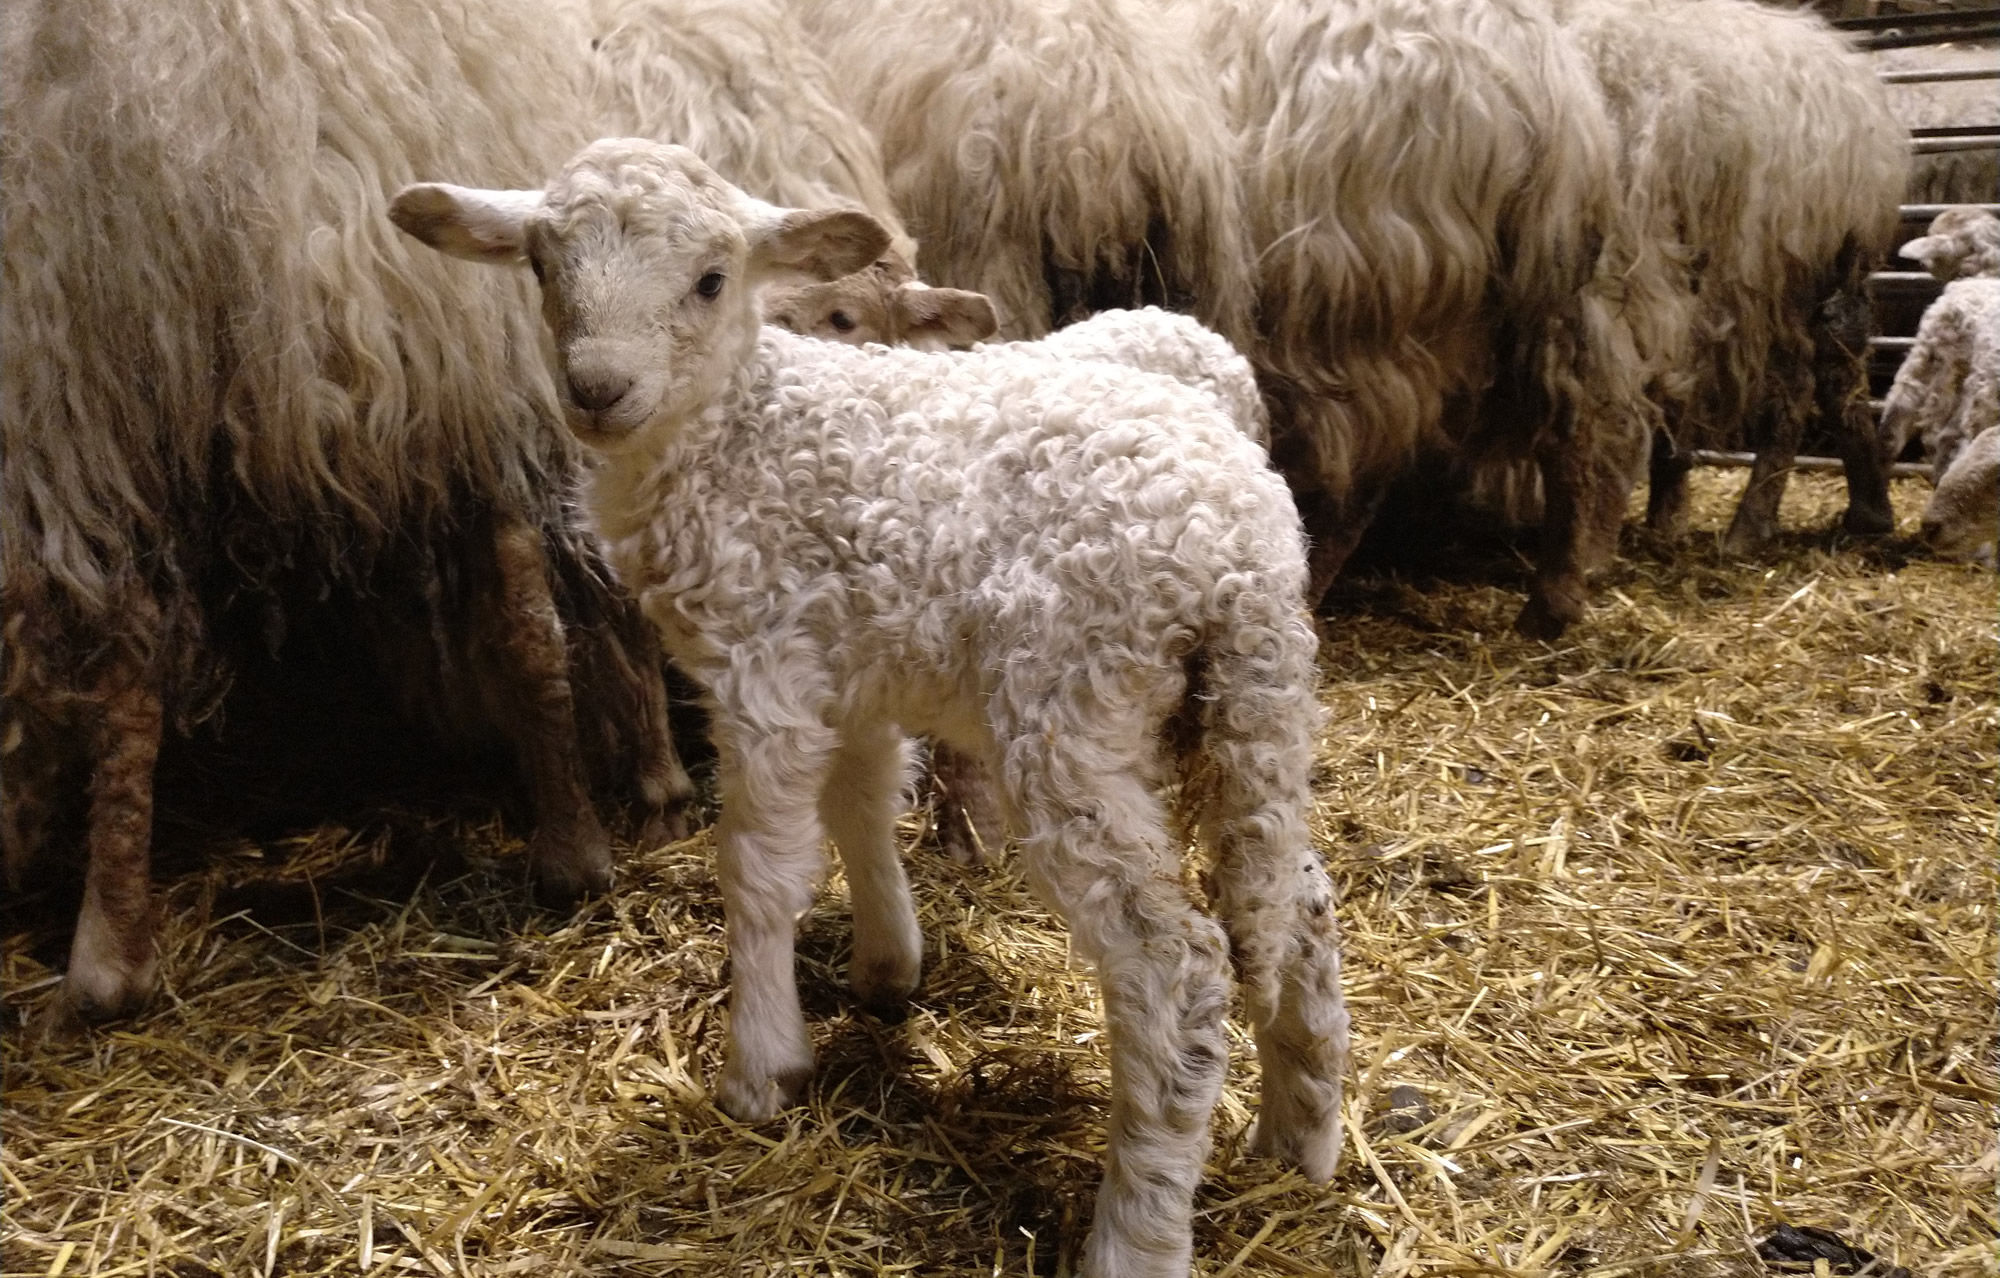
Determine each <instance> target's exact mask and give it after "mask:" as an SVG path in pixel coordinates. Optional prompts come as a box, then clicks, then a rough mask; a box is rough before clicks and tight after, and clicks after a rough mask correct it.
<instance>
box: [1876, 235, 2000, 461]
mask: <svg viewBox="0 0 2000 1278" xmlns="http://www.w3.org/2000/svg"><path fill="white" fill-rule="evenodd" d="M1901 252H1902V254H1903V256H1904V257H1907V258H1910V259H1911V260H1913V261H1919V262H1922V263H1924V265H1925V266H1926V267H1927V268H1928V269H1929V270H1930V271H1931V273H1932V274H1934V275H1936V276H1938V277H1939V278H1940V279H1946V280H1950V281H1951V282H1950V283H1948V284H1946V285H1945V286H1944V292H1942V293H1940V294H1938V297H1937V300H1936V301H1934V302H1932V303H1931V304H1930V306H1929V307H1927V308H1926V309H1925V311H1924V318H1923V320H1922V322H1921V323H1919V324H1918V325H1917V340H1916V344H1915V345H1913V346H1912V347H1911V348H1910V353H1909V354H1908V355H1907V356H1905V357H1904V358H1903V365H1902V367H1901V368H1899V369H1897V370H1896V381H1895V384H1894V385H1892V386H1890V388H1889V394H1888V397H1887V398H1886V399H1885V400H1884V401H1883V405H1882V446H1883V449H1884V450H1885V452H1886V453H1887V454H1888V455H1889V456H1891V457H1894V456H1895V455H1896V454H1898V453H1900V452H1902V451H1903V446H1904V445H1905V444H1907V443H1908V442H1909V440H1910V437H1911V436H1912V435H1917V436H1920V437H1921V438H1922V439H1923V441H1924V452H1925V453H1926V454H1927V455H1928V456H1929V458H1930V463H1931V477H1932V479H1933V481H1935V482H1939V483H1942V482H1943V479H1944V476H1945V473H1946V472H1947V471H1949V470H1950V469H1951V466H1952V463H1953V461H1954V460H1955V459H1956V458H1957V457H1958V454H1959V452H1960V450H1962V449H1963V448H1965V446H1966V445H1967V444H1969V443H1970V442H1971V441H1972V439H1973V437H1974V436H1976V435H1978V434H1979V433H1980V432H1981V431H1984V430H1986V429H1988V428H1990V427H1993V426H2000V218H1995V217H1994V216H1993V215H1992V214H1991V213H1982V212H1979V211H1977V210H1973V209H1947V210H1945V211H1944V212H1943V213H1940V214H1938V216H1937V217H1936V218H1935V219H1934V220H1933V221H1932V222H1931V227H1930V234H1928V235H1925V236H1923V237H1921V238H1919V239H1915V240H1911V241H1910V242H1909V243H1907V244H1905V245H1904V246H1903V247H1902V249H1901ZM1954 275H1956V276H1958V278H1956V279H1954V278H1952V277H1953V276H1954Z"/></svg>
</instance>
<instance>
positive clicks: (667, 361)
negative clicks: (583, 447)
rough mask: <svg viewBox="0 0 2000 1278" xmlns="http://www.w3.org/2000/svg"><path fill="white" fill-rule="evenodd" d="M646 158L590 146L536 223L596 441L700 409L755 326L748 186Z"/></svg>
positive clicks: (547, 301) (535, 246)
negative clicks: (738, 205) (738, 203)
mask: <svg viewBox="0 0 2000 1278" xmlns="http://www.w3.org/2000/svg"><path fill="white" fill-rule="evenodd" d="M602 145H603V144H599V146H600V147H601V146H602ZM595 149H597V148H593V150H595ZM639 159H640V162H634V161H633V158H632V157H630V156H628V155H619V156H616V157H613V158H612V159H611V160H610V162H607V160H606V159H605V158H604V157H601V156H595V155H593V153H592V150H586V151H585V152H584V154H583V155H582V156H579V157H578V159H577V160H576V161H575V162H573V163H572V164H571V165H570V167H569V168H568V169H567V170H565V171H564V173H563V175H562V176H561V177H559V178H558V179H557V180H556V181H555V182H554V183H552V184H550V186H549V189H548V192H547V196H546V199H545V201H544V203H543V205H542V207H541V208H540V209H539V210H537V211H536V213H535V214H534V215H532V216H531V217H530V218H529V219H528V221H527V227H526V237H525V245H524V247H525V250H526V256H527V259H528V262H529V264H530V265H531V266H532V267H533V269H534V271H535V274H536V277H537V278H538V279H539V280H540V281H541V285H542V315H543V318H544V319H545V320H547V322H548V325H549V330H550V332H551V334H553V336H554V339H555V344H554V345H555V359H556V367H555V370H554V371H555V375H556V386H557V388H558V390H559V391H560V392H561V395H562V400H563V408H564V411H565V413H566V414H567V416H568V420H569V425H570V428H571V429H572V430H573V431H575V432H576V435H577V437H578V438H579V439H581V440H583V441H584V442H585V443H588V444H593V445H596V446H599V447H606V446H611V445H615V444H616V443H617V442H618V441H620V440H622V439H625V438H628V437H630V436H631V435H633V434H634V433H635V432H638V431H641V430H643V429H645V428H646V427H648V426H650V425H652V424H654V423H656V422H663V421H680V420H684V419H686V418H687V417H688V416H690V415H692V414H694V413H698V412H699V411H700V410H701V409H702V407H703V406H704V405H706V404H708V403H711V402H713V401H714V399H715V398H716V397H717V396H718V395H720V394H721V393H722V391H723V390H724V388H725V387H726V386H727V384H728V381H729V378H730V375H731V373H732V371H733V370H734V369H736V368H737V367H739V366H740V365H741V364H742V363H743V361H744V359H745V358H746V356H747V355H748V353H749V349H750V347H751V345H752V344H753V343H754V342H755V340H756V331H757V312H756V307H755V301H754V298H753V297H752V293H751V288H750V269H749V256H750V252H749V242H748V240H747V238H746V237H745V234H744V231H743V227H742V224H741V222H740V221H739V219H738V217H737V216H736V215H735V213H736V211H735V209H734V208H733V207H732V206H733V204H734V202H735V197H737V196H739V195H740V193H739V192H737V191H736V190H735V188H733V187H730V186H729V185H728V184H727V183H724V182H723V181H722V180H721V179H720V178H717V177H716V176H715V175H714V174H713V173H712V172H708V171H707V170H706V167H705V166H704V167H703V169H702V170H700V171H691V170H689V169H686V168H683V167H678V166H669V165H662V164H659V163H657V162H650V161H654V160H655V159H656V157H653V156H651V155H645V156H641V157H639Z"/></svg>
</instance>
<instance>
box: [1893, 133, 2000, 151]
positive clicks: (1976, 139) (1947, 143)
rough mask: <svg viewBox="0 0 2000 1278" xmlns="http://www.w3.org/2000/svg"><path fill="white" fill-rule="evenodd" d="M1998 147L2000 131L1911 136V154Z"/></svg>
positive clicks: (1981, 149)
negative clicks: (1942, 135)
mask: <svg viewBox="0 0 2000 1278" xmlns="http://www.w3.org/2000/svg"><path fill="white" fill-rule="evenodd" d="M1993 147H2000V133H1967V134H1963V135H1961V136H1959V137H1955V138H1911V139H1910V154H1911V155H1938V154H1941V153H1943V152H1946V151H1985V150H1990V149H1992V148H1993Z"/></svg>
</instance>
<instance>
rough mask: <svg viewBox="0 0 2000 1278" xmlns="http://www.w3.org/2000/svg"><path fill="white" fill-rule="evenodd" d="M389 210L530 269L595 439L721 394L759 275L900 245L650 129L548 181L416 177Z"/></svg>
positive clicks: (743, 339)
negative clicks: (524, 183) (783, 195)
mask: <svg viewBox="0 0 2000 1278" xmlns="http://www.w3.org/2000/svg"><path fill="white" fill-rule="evenodd" d="M390 217H391V218H393V219H394V220H395V223H396V225H397V226H399V227H401V228H402V229H403V230H405V231H407V232H409V233H410V234H411V235H413V236H415V237H416V238H418V239H420V240H422V241H423V242H424V243H426V244H429V245H430V246H431V247H433V248H435V249H438V250H440V251H441V252H445V253H449V254H451V255H453V256H455V257H463V258H467V259H470V260H472V261H476V262H488V263H494V264H498V265H513V266H520V267H526V268H528V269H532V270H533V271H534V273H535V278H536V279H537V280H538V281H539V282H540V284H541V289H542V317H543V319H544V320H546V321H547V323H548V326H549V331H550V334H551V335H552V337H553V338H554V359H555V369H554V372H555V380H556V387H557V390H558V391H559V393H560V395H561V398H562V402H563V408H564V412H565V414H566V416H567V418H568V421H569V425H570V429H571V430H572V431H574V432H575V434H576V435H577V437H578V438H579V439H581V440H582V441H583V442H585V443H586V444H591V445H593V446H596V447H599V448H614V447H616V446H617V445H618V444H620V443H621V442H623V441H625V440H627V439H630V438H632V437H633V436H634V435H635V434H636V433H637V432H640V431H642V430H644V429H645V428H647V427H649V426H651V425H654V424H655V423H672V422H680V421H685V420H687V419H688V418H689V417H690V416H693V415H695V414H698V413H700V412H701V411H702V410H703V409H704V408H706V407H707V406H708V405H710V404H711V403H713V402H714V401H715V400H716V399H717V398H718V397H719V396H720V395H721V394H723V392H724V391H725V390H726V389H727V387H728V385H729V383H730V380H731V377H732V376H733V374H734V373H735V372H736V370H737V369H739V368H740V367H741V366H742V365H743V363H744V362H745V361H746V360H747V359H748V358H749V356H750V353H751V351H752V349H753V347H754V346H755V344H756V340H757V327H758V322H759V320H758V305H757V291H758V290H759V288H761V287H762V286H763V285H765V284H767V283H770V282H773V281H778V280H785V279H792V280H796V279H799V278H801V277H804V278H808V279H819V280H828V279H833V278H835V277H837V276H841V275H846V274H848V273H849V272H852V271H856V270H859V269H861V268H862V267H864V266H867V265H868V264H869V263H870V262H873V261H874V260H875V259H876V258H877V257H879V256H880V255H881V254H882V252H883V250H884V249H885V248H886V247H887V246H888V243H889V233H888V231H886V230H885V229H883V227H882V226H881V224H880V223H878V222H876V221H875V220H874V219H873V218H871V217H869V216H868V215H867V214H865V213H861V212H858V211H855V210H851V209H836V210H828V211H808V210H803V209H784V208H778V207H776V206H774V205H770V204H766V203H764V202H763V201H762V200H759V199H756V198H754V197H752V196H750V195H747V194H745V193H744V192H742V191H740V190H738V189H737V188H736V187H734V186H732V185H730V184H729V183H728V182H726V181H724V180H723V179H722V178H721V177H720V176H718V175H717V174H716V172H715V171H714V170H713V169H711V168H709V167H708V165H706V164H705V163H703V162H702V161H701V159H700V158H699V157H697V156H696V155H695V154H694V153H693V152H692V151H689V150H687V149H686V148H684V147H678V146H670V145H667V144H664V143H659V142H653V141H649V140H646V139H642V138H605V139H602V140H600V141H597V142H593V143H591V144H590V145H589V146H587V147H585V148H584V149H583V150H582V151H581V152H579V153H578V154H577V156H576V158H574V159H573V160H571V161H570V162H569V163H568V164H567V165H565V166H564V168H563V170H562V172H561V173H559V174H558V175H557V176H556V177H555V179H554V180H553V181H551V182H550V183H549V184H548V186H547V187H546V188H544V189H542V190H539V191H510V190H477V189H473V188H469V187H462V186H451V185H447V184H444V183H435V182H427V183H420V184H418V185H415V186H408V187H405V188H403V189H402V190H401V191H399V192H398V193H397V194H396V198H395V200H394V201H393V203H392V204H391V205H390Z"/></svg>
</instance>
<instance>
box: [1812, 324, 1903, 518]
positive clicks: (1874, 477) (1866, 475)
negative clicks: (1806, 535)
mask: <svg viewBox="0 0 2000 1278" xmlns="http://www.w3.org/2000/svg"><path fill="white" fill-rule="evenodd" d="M1820 340H1821V346H1822V351H1821V357H1820V365H1819V369H1818V375H1817V377H1816V378H1815V384H1814V390H1815V392H1816V397H1817V399H1818V405H1819V417H1820V420H1821V421H1824V422H1830V423H1833V426H1834V431H1835V437H1836V438H1837V439H1838V440H1839V447H1840V461H1841V469H1843V470H1844V471H1846V473H1847V510H1846V513H1844V514H1843V515H1842V516H1841V519H1840V526H1841V527H1842V528H1843V529H1844V530H1846V531H1847V532H1848V533H1850V534H1852V535H1854V536H1856V537H1874V536H1880V535H1881V534H1883V533H1891V532H1894V531H1895V530H1896V511H1895V507H1894V506H1892V505H1891V504H1890V502H1889V460H1890V459H1889V458H1888V457H1887V456H1885V455H1884V450H1883V447H1882V440H1881V438H1880V436H1879V435H1878V434H1877V432H1876V429H1875V415H1874V413H1872V412H1871V411H1869V408H1868V393H1867V392H1868V383H1867V379H1866V378H1865V376H1863V371H1862V370H1863V365H1862V363H1861V360H1860V358H1859V357H1857V356H1855V355H1853V354H1851V353H1850V352H1849V351H1848V350H1847V348H1846V347H1845V346H1844V345H1843V344H1841V343H1839V342H1838V341H1837V340H1835V339H1834V338H1832V337H1830V336H1823V337H1822V338H1821V339H1820ZM1828 345H1831V346H1832V351H1831V353H1829V352H1828V351H1827V350H1826V349H1825V347H1827V346H1828Z"/></svg>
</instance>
